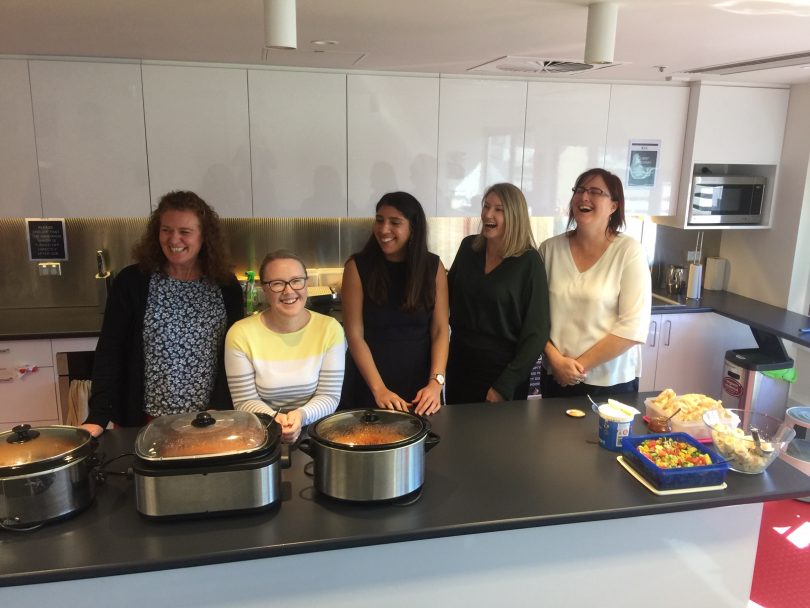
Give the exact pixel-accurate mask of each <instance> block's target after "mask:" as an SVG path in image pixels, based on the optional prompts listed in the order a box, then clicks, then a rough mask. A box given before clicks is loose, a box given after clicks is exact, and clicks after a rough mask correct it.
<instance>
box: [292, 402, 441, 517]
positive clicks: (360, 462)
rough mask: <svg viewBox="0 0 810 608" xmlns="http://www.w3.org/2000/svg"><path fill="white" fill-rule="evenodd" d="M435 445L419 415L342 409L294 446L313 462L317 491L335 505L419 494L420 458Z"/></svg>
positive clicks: (422, 466) (436, 439) (436, 438)
mask: <svg viewBox="0 0 810 608" xmlns="http://www.w3.org/2000/svg"><path fill="white" fill-rule="evenodd" d="M438 443H439V436H438V435H436V434H435V433H432V432H431V431H430V423H429V422H428V421H427V420H426V419H424V418H421V417H420V416H416V415H414V414H411V413H408V412H398V411H394V410H347V411H343V412H338V413H336V414H332V415H331V416H327V417H325V418H322V419H321V420H319V421H318V422H317V423H315V425H313V426H312V427H311V428H310V430H309V437H308V438H307V439H304V440H302V441H301V442H300V443H299V445H298V447H299V449H300V450H301V451H302V452H304V453H305V454H308V455H310V456H312V458H313V460H314V461H315V488H316V489H317V490H318V491H320V492H322V493H323V494H326V495H327V496H331V497H332V498H338V499H340V500H350V501H378V500H391V499H395V498H400V497H402V496H406V495H408V494H411V493H412V492H416V491H417V490H419V489H420V488H421V487H422V484H423V483H424V478H425V454H426V452H428V451H429V450H430V449H431V448H433V447H434V446H436V445H437V444H438Z"/></svg>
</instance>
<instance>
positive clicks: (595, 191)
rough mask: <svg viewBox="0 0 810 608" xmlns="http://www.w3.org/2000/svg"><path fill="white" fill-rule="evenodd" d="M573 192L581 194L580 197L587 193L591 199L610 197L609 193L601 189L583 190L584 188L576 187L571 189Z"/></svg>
mask: <svg viewBox="0 0 810 608" xmlns="http://www.w3.org/2000/svg"><path fill="white" fill-rule="evenodd" d="M571 192H573V193H574V194H579V195H580V196H582V195H583V194H585V193H586V192H587V193H588V196H590V197H598V196H610V194H609V193H607V192H605V191H604V190H602V189H601V188H583V187H582V186H576V187H574V188H571Z"/></svg>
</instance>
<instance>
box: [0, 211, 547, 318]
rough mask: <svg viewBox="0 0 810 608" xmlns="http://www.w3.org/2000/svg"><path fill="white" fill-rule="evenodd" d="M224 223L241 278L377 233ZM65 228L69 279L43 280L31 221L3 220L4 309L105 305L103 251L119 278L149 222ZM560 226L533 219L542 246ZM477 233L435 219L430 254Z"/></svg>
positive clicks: (342, 250) (356, 227) (347, 222)
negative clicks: (277, 254) (266, 262)
mask: <svg viewBox="0 0 810 608" xmlns="http://www.w3.org/2000/svg"><path fill="white" fill-rule="evenodd" d="M222 222H223V225H224V229H225V233H226V235H227V238H228V244H229V247H230V251H231V258H232V260H233V262H234V271H235V272H236V273H237V274H238V275H241V274H244V272H245V270H249V269H253V270H256V269H257V266H258V265H259V264H260V263H261V260H262V258H263V257H264V256H265V254H266V253H267V252H269V251H272V250H274V249H279V248H282V247H283V248H286V249H291V250H293V251H295V252H296V253H297V254H299V255H300V256H301V257H302V258H303V260H304V262H305V263H306V264H307V266H308V267H310V268H336V267H340V266H343V263H344V262H345V261H346V259H347V258H348V257H349V256H350V255H351V254H352V253H354V252H356V251H358V250H359V249H361V248H362V247H363V245H364V244H365V242H366V240H367V239H368V237H369V235H370V234H371V220H370V219H350V218H334V219H331V218H292V219H287V218H282V219H235V218H226V219H223V220H222ZM557 223H558V222H557ZM65 224H66V231H67V242H68V258H69V259H68V260H67V261H65V262H62V263H61V266H62V275H61V276H40V275H39V273H38V268H37V263H36V262H31V261H30V260H29V259H28V245H27V242H26V236H25V220H24V219H20V218H0V309H4V308H54V307H74V306H75V307H86V306H98V307H103V305H104V301H105V288H104V281H102V280H97V279H96V278H95V275H96V272H97V267H96V250H98V249H103V250H105V252H106V255H107V261H108V262H109V269H110V270H112V272H113V273H115V272H116V271H118V270H120V269H121V268H123V267H124V266H127V265H128V264H131V263H132V257H131V255H130V253H131V250H132V247H133V245H134V244H135V243H136V242H137V241H138V239H139V238H140V236H141V234H142V232H143V230H144V229H145V227H146V218H77V219H67V220H65ZM554 224H555V221H554V219H553V218H532V229H533V231H534V235H535V238H536V239H537V240H538V243H539V241H540V240H542V239H544V238H546V237H548V236H551V234H552V233H553V231H554ZM478 229H479V219H478V218H429V220H428V237H429V238H428V244H429V248H430V250H431V251H433V252H435V253H437V254H438V255H439V256H440V257H441V258H442V260H443V262H444V264H445V265H446V266H447V267H448V268H449V267H450V264H451V263H452V261H453V257H454V256H455V253H456V250H457V249H458V245H459V242H460V241H461V239H462V238H463V237H464V236H466V235H468V234H473V233H475V232H477V231H478ZM558 230H559V228H558Z"/></svg>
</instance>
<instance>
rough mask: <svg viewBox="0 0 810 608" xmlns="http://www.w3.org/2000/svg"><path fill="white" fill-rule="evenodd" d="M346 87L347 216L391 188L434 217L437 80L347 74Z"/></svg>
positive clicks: (368, 209) (369, 207)
mask: <svg viewBox="0 0 810 608" xmlns="http://www.w3.org/2000/svg"><path fill="white" fill-rule="evenodd" d="M347 87H348V88H347V96H346V97H347V104H348V105H347V112H348V113H347V121H348V137H349V141H348V149H349V174H348V179H349V216H351V217H371V216H372V215H374V206H375V205H376V204H377V201H378V200H379V199H380V196H382V195H383V194H385V193H386V192H393V191H396V190H404V191H405V192H409V193H411V194H413V195H414V196H415V197H416V198H417V199H418V200H419V202H420V203H422V207H423V208H424V209H425V213H426V214H427V215H435V214H436V153H437V147H438V134H439V79H438V78H427V77H411V76H360V75H349V76H348V82H347Z"/></svg>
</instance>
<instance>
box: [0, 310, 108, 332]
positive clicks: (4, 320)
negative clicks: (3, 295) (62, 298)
mask: <svg viewBox="0 0 810 608" xmlns="http://www.w3.org/2000/svg"><path fill="white" fill-rule="evenodd" d="M103 319H104V311H103V310H101V309H100V308H98V307H96V306H78V307H69V308H5V309H3V310H0V340H38V339H48V338H89V337H95V336H98V335H99V333H101V321H102V320H103Z"/></svg>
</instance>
